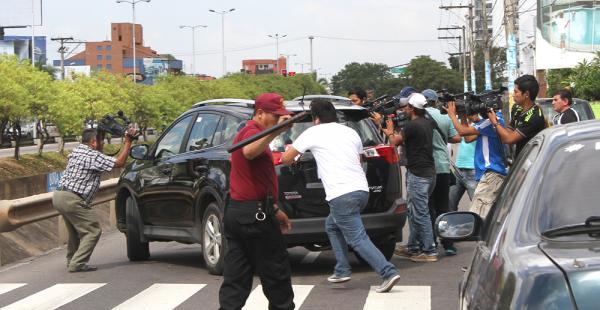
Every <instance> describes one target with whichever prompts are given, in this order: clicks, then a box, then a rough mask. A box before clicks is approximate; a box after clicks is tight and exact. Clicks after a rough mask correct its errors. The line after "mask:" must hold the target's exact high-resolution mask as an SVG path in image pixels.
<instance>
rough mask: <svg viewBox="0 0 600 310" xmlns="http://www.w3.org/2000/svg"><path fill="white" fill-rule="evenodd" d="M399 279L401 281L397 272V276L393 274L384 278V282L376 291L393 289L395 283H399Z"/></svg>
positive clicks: (383, 291) (381, 291)
mask: <svg viewBox="0 0 600 310" xmlns="http://www.w3.org/2000/svg"><path fill="white" fill-rule="evenodd" d="M398 281H400V275H399V274H397V275H395V276H391V277H389V278H387V279H385V280H383V283H381V285H380V286H379V287H378V288H376V289H375V292H377V293H387V292H389V291H390V290H391V289H392V287H394V285H396V283H398Z"/></svg>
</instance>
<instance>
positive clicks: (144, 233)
mask: <svg viewBox="0 0 600 310" xmlns="http://www.w3.org/2000/svg"><path fill="white" fill-rule="evenodd" d="M309 104H310V102H309V101H304V102H302V101H289V102H286V108H287V109H288V110H290V111H292V112H294V113H298V112H301V111H302V110H303V108H304V107H308V105H309ZM253 107H254V102H253V101H251V100H242V99H218V100H210V101H204V102H200V103H197V104H195V105H194V106H193V107H192V108H191V109H190V110H189V111H187V112H185V113H183V114H182V115H181V116H180V117H179V118H178V119H177V120H175V121H174V122H173V124H172V125H171V126H170V127H169V128H168V129H167V130H165V132H164V133H163V134H162V135H161V136H160V137H159V138H158V140H157V141H156V143H155V144H154V145H153V146H151V147H149V146H147V145H143V144H142V145H136V146H134V147H133V148H132V150H131V156H132V157H133V158H134V159H135V161H134V162H132V163H131V164H129V165H128V166H127V167H126V168H125V169H124V170H123V173H122V174H121V177H120V180H119V184H118V189H117V199H116V214H117V215H116V216H117V223H118V225H117V226H118V229H119V230H120V231H121V232H123V233H125V234H126V237H127V256H128V257H129V259H130V260H132V261H135V260H145V259H148V257H149V255H150V253H149V248H148V242H149V241H178V242H183V243H199V244H201V245H202V252H203V256H204V260H205V262H206V266H207V269H208V270H209V272H210V273H213V274H220V273H221V272H222V268H223V257H224V253H225V251H227V244H226V239H225V238H224V237H223V224H222V218H223V210H224V208H225V206H226V205H227V203H228V201H229V194H228V192H229V174H230V168H231V165H230V154H229V153H227V148H228V147H229V146H231V143H232V141H233V138H234V136H235V135H236V133H237V132H238V131H239V130H240V129H241V128H243V127H244V126H245V124H246V121H247V120H249V119H250V118H251V117H252V113H253ZM335 107H336V109H337V111H338V114H339V119H340V122H342V123H344V124H346V125H347V126H349V127H351V128H353V129H355V130H356V131H357V132H358V134H359V135H360V137H361V139H362V141H363V145H364V147H365V155H366V161H365V162H364V163H363V167H364V169H365V171H366V175H367V179H368V182H369V187H370V198H369V204H368V205H367V207H366V208H365V209H364V210H363V212H362V213H363V215H362V220H363V223H364V225H365V228H366V230H367V233H368V235H369V236H370V238H371V239H372V240H373V242H374V243H375V244H376V245H377V246H378V247H379V248H380V250H381V251H382V252H383V254H384V255H385V256H386V258H388V259H389V258H391V257H392V255H393V251H394V245H395V243H396V240H401V238H402V236H401V231H402V227H403V226H404V222H405V221H406V204H405V203H404V200H402V198H401V197H402V192H401V191H402V187H401V181H402V180H401V175H400V166H399V165H398V155H397V152H396V150H395V149H394V148H393V147H390V146H387V145H385V144H383V140H382V138H381V137H380V135H379V134H378V131H377V129H376V128H375V126H374V125H373V123H372V121H371V120H370V119H368V114H367V111H366V110H365V109H363V108H361V107H357V106H353V105H351V103H350V101H347V102H343V103H335ZM310 126H312V121H311V120H310V117H309V118H308V119H306V120H305V121H303V122H298V123H295V124H294V125H293V127H292V128H291V129H290V130H288V131H287V132H284V133H282V134H281V135H280V136H279V137H277V138H276V139H275V140H274V141H273V142H272V143H271V149H272V151H273V154H274V159H275V165H276V172H277V175H278V178H279V190H280V192H279V200H280V207H281V208H282V209H283V210H285V212H286V213H287V214H288V216H289V217H290V219H291V221H292V225H293V226H292V230H291V231H290V232H289V234H287V235H285V238H286V241H287V243H288V247H293V246H304V247H306V248H307V249H310V250H322V249H327V248H328V238H327V234H326V233H325V218H326V217H327V215H328V214H329V207H328V205H327V202H326V201H325V191H324V189H323V184H322V183H321V181H320V180H319V178H318V177H317V166H316V162H315V160H314V158H313V157H312V156H311V154H310V153H306V154H304V155H303V156H302V157H301V159H300V161H299V162H298V163H297V164H295V165H293V166H284V165H281V163H280V158H281V154H282V153H281V152H283V151H284V149H285V146H286V145H287V144H290V143H292V142H293V141H294V139H295V138H296V137H298V135H300V133H301V132H302V131H304V130H305V129H306V128H308V127H310Z"/></svg>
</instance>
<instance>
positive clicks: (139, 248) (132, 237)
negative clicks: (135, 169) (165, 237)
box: [125, 196, 150, 261]
mask: <svg viewBox="0 0 600 310" xmlns="http://www.w3.org/2000/svg"><path fill="white" fill-rule="evenodd" d="M125 212H126V223H127V233H126V234H125V237H126V239H127V257H128V258H129V260H130V261H142V260H147V259H148V258H149V257H150V246H149V244H148V242H142V234H141V231H140V228H141V225H140V218H139V212H138V208H137V204H136V202H135V199H133V197H131V196H130V197H127V200H126V201H125Z"/></svg>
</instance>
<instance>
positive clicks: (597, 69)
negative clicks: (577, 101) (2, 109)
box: [570, 51, 600, 100]
mask: <svg viewBox="0 0 600 310" xmlns="http://www.w3.org/2000/svg"><path fill="white" fill-rule="evenodd" d="M573 71H574V72H573V74H572V75H571V77H570V80H571V84H572V85H574V90H575V95H577V97H580V98H584V99H587V100H598V99H600V51H599V52H596V56H595V57H594V59H592V60H591V61H586V60H584V61H583V62H581V63H579V64H578V65H577V67H575V68H574V69H573Z"/></svg>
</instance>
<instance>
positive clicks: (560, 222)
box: [537, 139, 600, 232]
mask: <svg viewBox="0 0 600 310" xmlns="http://www.w3.org/2000/svg"><path fill="white" fill-rule="evenodd" d="M599 176H600V139H590V140H582V141H572V142H568V143H565V144H563V145H562V146H561V147H560V148H558V149H557V151H556V153H555V154H554V155H552V158H551V160H550V161H549V162H548V165H547V169H546V171H545V172H544V181H543V182H542V186H541V191H540V193H541V194H540V199H539V205H538V207H537V210H538V219H539V220H538V221H539V229H540V231H541V232H544V231H547V230H549V229H556V228H560V227H564V226H566V225H577V224H583V223H585V220H586V219H587V218H589V217H590V216H600V190H599V181H600V177H599Z"/></svg>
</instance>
